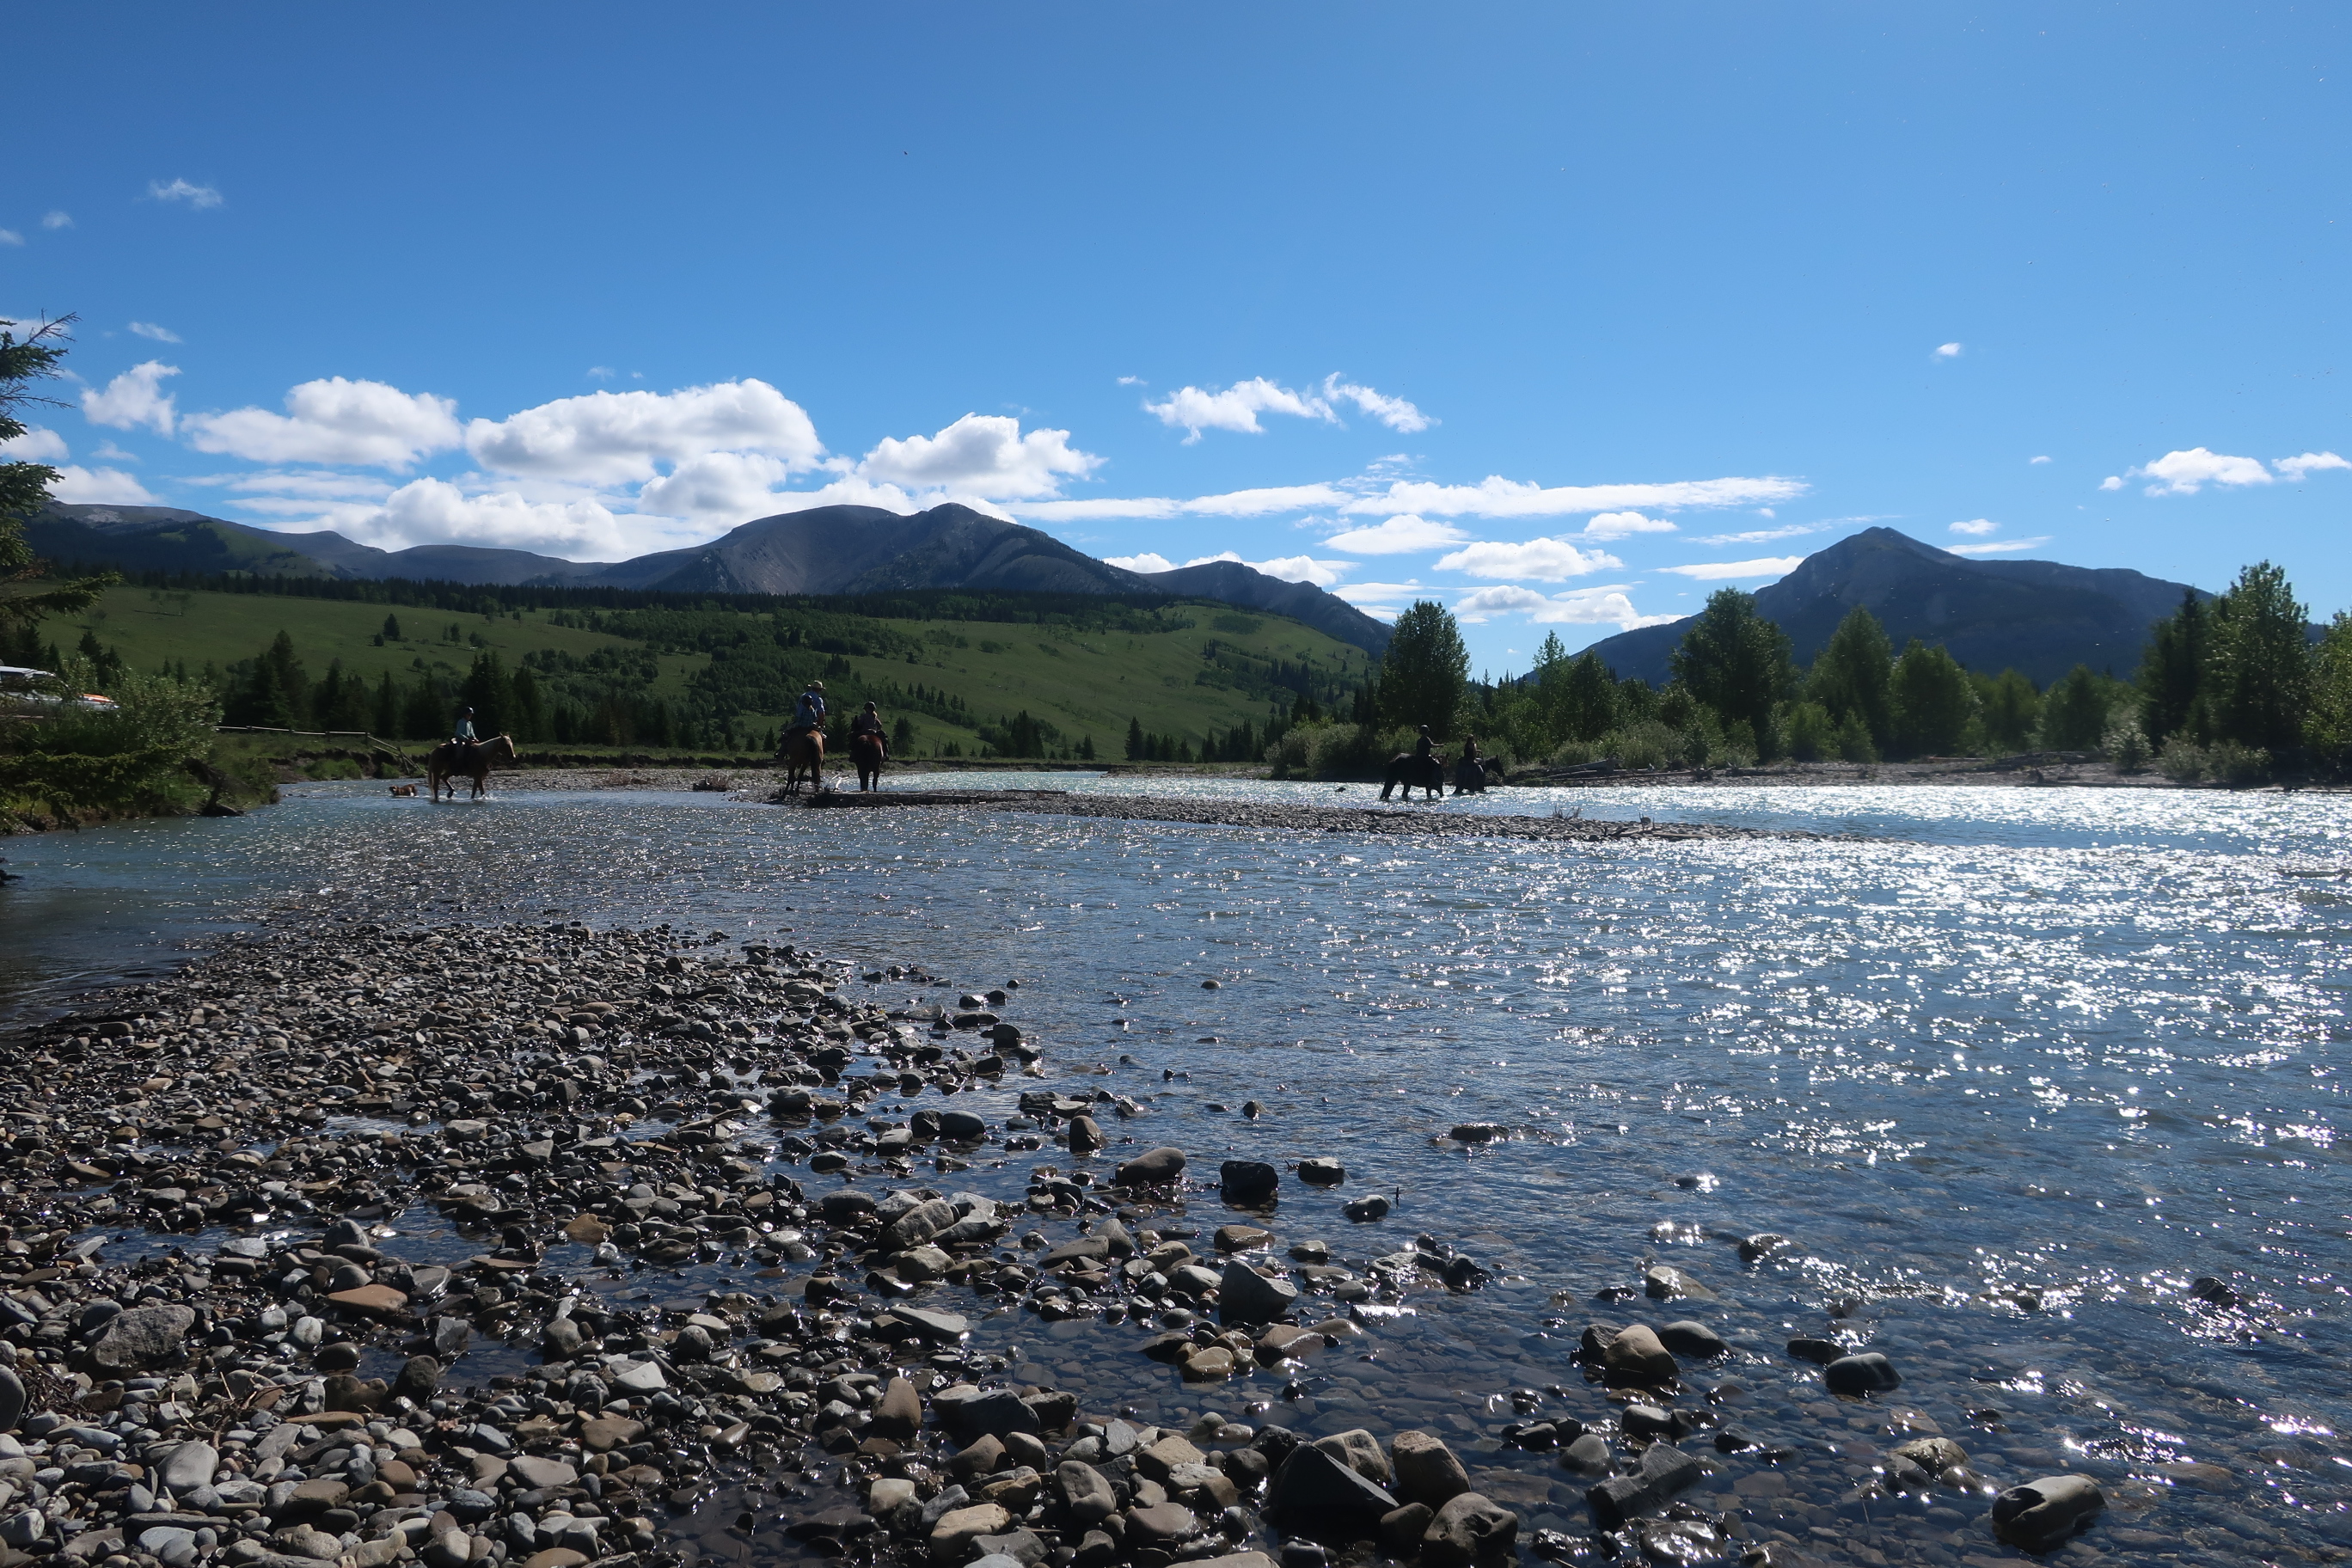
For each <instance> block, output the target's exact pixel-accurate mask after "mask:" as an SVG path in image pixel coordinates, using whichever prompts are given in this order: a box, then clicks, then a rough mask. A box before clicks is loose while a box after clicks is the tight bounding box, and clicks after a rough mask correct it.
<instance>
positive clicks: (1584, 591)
mask: <svg viewBox="0 0 2352 1568" xmlns="http://www.w3.org/2000/svg"><path fill="white" fill-rule="evenodd" d="M1454 614H1455V615H1456V616H1459V617H1460V618H1461V619H1463V620H1465V621H1469V622H1472V623H1474V624H1476V623H1483V622H1485V621H1488V620H1491V619H1493V618H1494V617H1495V616H1501V615H1524V616H1527V618H1528V620H1530V621H1532V622H1534V623H1535V624H1537V625H1538V626H1619V627H1621V628H1622V629H1623V630H1626V631H1632V630H1633V628H1634V627H1636V626H1658V625H1662V624H1664V622H1667V621H1672V620H1679V619H1680V618H1681V617H1680V616H1645V615H1643V614H1642V613H1641V612H1640V611H1639V610H1636V609H1635V608H1634V607H1633V600H1632V599H1630V598H1628V597H1626V595H1625V590H1624V589H1623V588H1622V586H1617V587H1606V588H1578V589H1574V590H1571V591H1570V592H1569V593H1565V594H1538V593H1537V592H1536V591H1535V590H1534V589H1532V588H1521V587H1516V586H1512V587H1501V588H1480V589H1478V590H1476V591H1475V592H1474V593H1470V594H1465V595H1463V596H1462V599H1461V600H1460V602H1459V603H1457V604H1456V605H1454Z"/></svg>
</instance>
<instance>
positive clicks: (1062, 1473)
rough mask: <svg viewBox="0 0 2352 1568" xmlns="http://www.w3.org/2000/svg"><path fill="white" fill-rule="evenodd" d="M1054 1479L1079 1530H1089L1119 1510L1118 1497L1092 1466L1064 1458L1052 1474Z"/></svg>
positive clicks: (1098, 1471)
mask: <svg viewBox="0 0 2352 1568" xmlns="http://www.w3.org/2000/svg"><path fill="white" fill-rule="evenodd" d="M1054 1479H1055V1482H1056V1483H1057V1484H1058V1485H1059V1486H1060V1487H1061V1489H1062V1500H1063V1501H1065V1502H1066V1503H1067V1504H1068V1505H1069V1508H1070V1517H1071V1518H1072V1519H1075V1520H1076V1521H1078V1524H1079V1526H1080V1528H1082V1529H1089V1530H1090V1529H1092V1528H1093V1527H1094V1526H1096V1525H1097V1524H1100V1523H1101V1522H1102V1521H1104V1520H1106V1519H1108V1518H1109V1517H1110V1516H1111V1515H1112V1514H1115V1513H1117V1512H1118V1493H1117V1492H1115V1491H1113V1490H1112V1489H1111V1485H1110V1482H1108V1481H1107V1480H1105V1479H1103V1473H1102V1472H1101V1471H1100V1470H1097V1469H1096V1468H1094V1467H1093V1466H1092V1465H1089V1464H1086V1463H1083V1462H1082V1461H1080V1460H1077V1459H1065V1460H1064V1461H1062V1463H1061V1465H1060V1466H1059V1467H1058V1468H1055V1471H1054Z"/></svg>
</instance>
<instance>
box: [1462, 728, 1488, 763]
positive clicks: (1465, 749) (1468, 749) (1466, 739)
mask: <svg viewBox="0 0 2352 1568" xmlns="http://www.w3.org/2000/svg"><path fill="white" fill-rule="evenodd" d="M1485 760H1486V759H1484V758H1483V757H1481V756H1479V755H1478V737H1477V736H1475V735H1465V736H1463V737H1462V765H1463V766H1465V767H1469V768H1475V767H1478V766H1480V765H1482V764H1483V763H1484V762H1485Z"/></svg>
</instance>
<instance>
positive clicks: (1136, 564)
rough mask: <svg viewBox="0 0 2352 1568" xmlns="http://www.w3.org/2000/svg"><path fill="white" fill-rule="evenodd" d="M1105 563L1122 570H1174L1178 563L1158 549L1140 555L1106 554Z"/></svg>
mask: <svg viewBox="0 0 2352 1568" xmlns="http://www.w3.org/2000/svg"><path fill="white" fill-rule="evenodd" d="M1103 564H1104V565H1106V566H1116V567H1118V569H1119V570H1120V571H1122V572H1173V571H1175V570H1176V563H1174V562H1173V561H1171V560H1169V559H1168V557H1166V556H1165V555H1162V554H1160V552H1158V551H1156V550H1147V551H1145V552H1143V553H1142V554H1140V555H1106V556H1104V557H1103Z"/></svg>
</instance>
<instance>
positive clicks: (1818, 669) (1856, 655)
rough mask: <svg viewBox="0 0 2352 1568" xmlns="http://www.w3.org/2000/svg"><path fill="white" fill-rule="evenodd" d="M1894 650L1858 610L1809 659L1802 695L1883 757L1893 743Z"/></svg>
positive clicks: (1869, 618)
mask: <svg viewBox="0 0 2352 1568" xmlns="http://www.w3.org/2000/svg"><path fill="white" fill-rule="evenodd" d="M1894 680H1895V645H1894V643H1892V642H1890V641H1889V640H1888V639H1887V636H1886V628H1885V626H1881V625H1879V623H1878V617H1877V616H1874V615H1872V614H1871V613H1870V612H1869V610H1867V609H1865V608H1864V607H1863V606H1862V605H1855V606H1854V607H1853V609H1851V610H1848V611H1847V612H1846V613H1845V618H1844V619H1843V620H1842V621H1840V622H1838V628H1837V630H1836V631H1834V632H1832V633H1831V634H1830V640H1829V641H1828V642H1826V643H1824V644H1823V645H1822V651H1821V652H1820V653H1818V654H1816V655H1814V656H1813V668H1812V672H1811V675H1810V676H1808V677H1807V679H1806V681H1805V695H1806V696H1807V697H1808V698H1810V699H1811V700H1813V701H1815V702H1818V703H1820V704H1821V705H1822V707H1823V708H1824V709H1826V710H1828V712H1829V715H1830V717H1831V718H1832V719H1834V720H1837V721H1840V723H1841V724H1843V721H1845V720H1846V719H1848V718H1849V717H1851V718H1853V719H1855V720H1858V721H1860V722H1861V725H1862V727H1863V729H1864V731H1868V733H1869V735H1870V740H1871V744H1873V745H1874V746H1876V747H1877V748H1879V749H1880V750H1882V751H1884V750H1885V748H1886V747H1887V746H1888V745H1890V744H1892V743H1893V742H1894V739H1895V697H1894Z"/></svg>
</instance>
